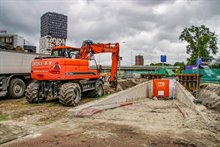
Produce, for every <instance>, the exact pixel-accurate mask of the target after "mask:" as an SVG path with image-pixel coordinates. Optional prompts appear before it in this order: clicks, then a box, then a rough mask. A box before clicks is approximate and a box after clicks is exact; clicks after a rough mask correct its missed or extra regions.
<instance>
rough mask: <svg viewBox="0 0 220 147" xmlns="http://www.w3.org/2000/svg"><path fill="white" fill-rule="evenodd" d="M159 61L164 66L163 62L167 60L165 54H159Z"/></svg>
mask: <svg viewBox="0 0 220 147" xmlns="http://www.w3.org/2000/svg"><path fill="white" fill-rule="evenodd" d="M160 62H162V63H163V67H164V62H167V56H166V55H161V56H160Z"/></svg>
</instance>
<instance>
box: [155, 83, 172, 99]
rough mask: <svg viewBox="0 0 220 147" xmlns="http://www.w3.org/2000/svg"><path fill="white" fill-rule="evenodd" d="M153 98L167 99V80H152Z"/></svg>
mask: <svg viewBox="0 0 220 147" xmlns="http://www.w3.org/2000/svg"><path fill="white" fill-rule="evenodd" d="M153 96H156V97H169V80H166V79H154V80H153Z"/></svg>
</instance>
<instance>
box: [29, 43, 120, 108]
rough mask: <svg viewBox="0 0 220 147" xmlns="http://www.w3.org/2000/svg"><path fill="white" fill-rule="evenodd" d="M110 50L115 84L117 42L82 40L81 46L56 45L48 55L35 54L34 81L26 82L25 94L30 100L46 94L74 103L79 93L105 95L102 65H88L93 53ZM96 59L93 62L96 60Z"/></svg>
mask: <svg viewBox="0 0 220 147" xmlns="http://www.w3.org/2000/svg"><path fill="white" fill-rule="evenodd" d="M99 53H112V68H111V75H110V78H109V83H110V85H111V87H117V68H118V60H119V43H107V44H104V43H93V42H92V41H91V40H85V41H84V42H83V44H82V47H81V48H74V47H70V46H57V47H54V48H53V49H52V53H51V56H49V57H36V58H35V60H33V61H32V65H31V77H32V79H33V81H32V82H31V83H30V84H29V85H28V86H27V89H26V92H25V96H26V100H27V101H28V102H29V103H41V102H45V101H46V99H47V98H48V97H53V98H59V102H60V103H62V104H63V105H65V106H75V105H77V104H78V103H79V101H80V100H81V96H82V93H86V94H87V95H89V96H90V97H97V96H102V95H104V88H103V84H104V81H103V80H102V78H101V76H100V72H101V65H97V64H96V67H97V69H95V70H94V69H90V68H89V60H94V54H99ZM95 63H96V62H95Z"/></svg>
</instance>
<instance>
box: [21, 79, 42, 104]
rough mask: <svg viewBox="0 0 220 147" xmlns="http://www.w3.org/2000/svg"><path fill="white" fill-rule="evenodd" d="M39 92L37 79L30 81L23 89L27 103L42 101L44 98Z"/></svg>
mask: <svg viewBox="0 0 220 147" xmlns="http://www.w3.org/2000/svg"><path fill="white" fill-rule="evenodd" d="M41 93H42V92H40V83H39V82H37V81H34V82H31V83H30V84H29V85H28V86H27V89H26V91H25V96H26V100H27V101H28V102H29V103H43V102H45V101H46V98H43V97H42V94H41Z"/></svg>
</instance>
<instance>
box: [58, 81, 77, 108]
mask: <svg viewBox="0 0 220 147" xmlns="http://www.w3.org/2000/svg"><path fill="white" fill-rule="evenodd" d="M80 99H81V89H80V86H79V84H77V83H65V84H63V85H62V86H61V88H60V91H59V102H60V103H61V104H63V105H64V106H76V105H77V104H78V103H79V101H80Z"/></svg>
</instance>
